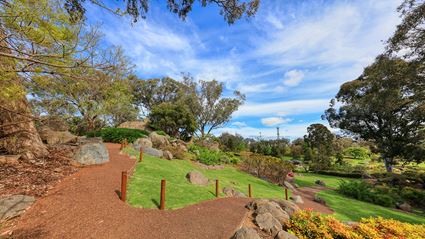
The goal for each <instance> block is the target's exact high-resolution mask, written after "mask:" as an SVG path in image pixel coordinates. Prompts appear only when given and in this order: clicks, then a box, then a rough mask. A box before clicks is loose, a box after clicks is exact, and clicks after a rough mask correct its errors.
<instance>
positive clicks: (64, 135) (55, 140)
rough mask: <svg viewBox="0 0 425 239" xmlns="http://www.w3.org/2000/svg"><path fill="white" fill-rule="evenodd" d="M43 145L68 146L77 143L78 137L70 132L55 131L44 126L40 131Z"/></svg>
mask: <svg viewBox="0 0 425 239" xmlns="http://www.w3.org/2000/svg"><path fill="white" fill-rule="evenodd" d="M38 132H39V134H40V138H41V140H42V141H43V143H45V144H48V145H55V144H66V143H70V142H76V141H77V139H78V136H75V135H73V134H71V133H70V132H68V131H55V130H52V129H50V128H49V127H47V126H43V127H41V128H40V129H39V130H38Z"/></svg>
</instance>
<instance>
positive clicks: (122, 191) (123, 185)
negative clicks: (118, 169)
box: [121, 171, 127, 202]
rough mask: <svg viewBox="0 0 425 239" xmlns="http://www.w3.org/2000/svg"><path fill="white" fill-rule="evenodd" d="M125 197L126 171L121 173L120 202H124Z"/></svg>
mask: <svg viewBox="0 0 425 239" xmlns="http://www.w3.org/2000/svg"><path fill="white" fill-rule="evenodd" d="M126 195H127V171H122V173H121V201H123V202H125V199H126Z"/></svg>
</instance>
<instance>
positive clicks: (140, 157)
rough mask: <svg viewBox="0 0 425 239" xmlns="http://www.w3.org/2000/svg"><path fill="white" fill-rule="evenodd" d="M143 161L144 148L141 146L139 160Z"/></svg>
mask: <svg viewBox="0 0 425 239" xmlns="http://www.w3.org/2000/svg"><path fill="white" fill-rule="evenodd" d="M142 161H143V148H142V147H140V154H139V162H142Z"/></svg>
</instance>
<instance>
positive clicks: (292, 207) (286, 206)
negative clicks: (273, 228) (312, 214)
mask: <svg viewBox="0 0 425 239" xmlns="http://www.w3.org/2000/svg"><path fill="white" fill-rule="evenodd" d="M273 201H274V202H275V203H277V204H279V206H280V207H281V208H282V209H283V210H284V211H285V212H286V213H288V215H289V216H292V214H294V213H295V212H297V211H299V210H301V208H300V207H299V206H298V205H297V204H295V203H293V202H291V201H288V200H282V199H274V200H273Z"/></svg>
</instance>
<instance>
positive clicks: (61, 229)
mask: <svg viewBox="0 0 425 239" xmlns="http://www.w3.org/2000/svg"><path fill="white" fill-rule="evenodd" d="M107 147H108V150H109V154H110V159H111V160H110V162H108V163H106V164H104V165H101V166H93V167H86V168H83V169H81V170H80V171H79V172H78V173H76V174H74V175H71V176H69V177H67V178H66V179H65V180H63V181H62V182H61V183H59V184H58V186H56V187H55V189H53V191H51V192H50V193H49V194H48V195H47V196H46V197H44V198H41V199H39V200H38V201H37V202H36V203H35V204H34V206H32V207H31V208H30V209H29V210H28V211H27V212H26V213H25V215H24V216H23V217H22V218H21V219H20V220H19V222H18V224H17V226H16V228H15V229H14V233H13V238H147V239H151V238H173V239H179V238H230V237H231V236H232V235H233V233H234V231H235V230H236V229H237V228H238V226H239V224H240V223H241V222H242V221H243V218H244V216H245V214H246V212H247V210H246V209H245V207H244V206H245V205H246V204H247V202H248V199H246V198H223V199H218V200H210V201H205V202H202V203H199V204H196V205H192V206H189V207H185V208H183V209H178V210H172V211H171V210H170V211H159V210H156V209H140V208H133V207H131V206H129V205H127V204H125V203H123V202H121V201H120V200H119V199H118V197H117V194H116V193H115V190H119V188H120V177H121V171H123V170H128V169H129V168H130V167H131V166H132V165H133V164H134V160H132V159H130V158H129V157H127V156H125V155H121V154H119V147H120V145H117V144H107Z"/></svg>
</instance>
